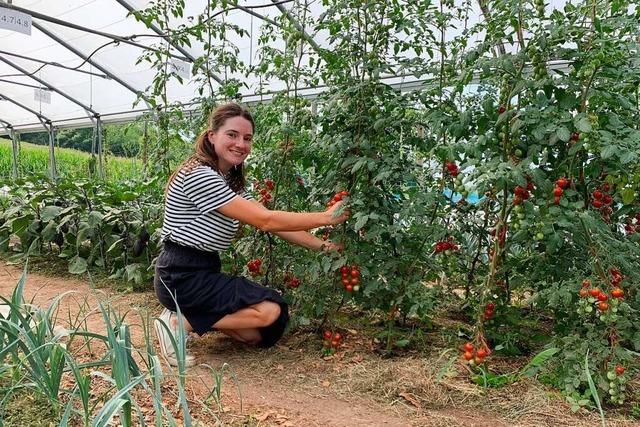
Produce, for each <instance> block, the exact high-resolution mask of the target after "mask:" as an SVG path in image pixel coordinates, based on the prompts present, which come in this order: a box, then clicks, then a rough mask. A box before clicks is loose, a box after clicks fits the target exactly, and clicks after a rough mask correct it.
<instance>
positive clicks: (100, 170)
mask: <svg viewBox="0 0 640 427" xmlns="http://www.w3.org/2000/svg"><path fill="white" fill-rule="evenodd" d="M96 132H97V134H98V165H97V166H98V177H99V178H100V179H104V161H103V152H102V151H103V141H102V119H101V118H100V117H97V118H96Z"/></svg>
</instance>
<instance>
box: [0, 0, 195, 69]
mask: <svg viewBox="0 0 640 427" xmlns="http://www.w3.org/2000/svg"><path fill="white" fill-rule="evenodd" d="M0 7H6V8H8V9H13V10H17V11H19V12H23V13H26V14H28V15H31V17H32V18H36V19H42V20H43V21H48V22H51V23H53V24H57V25H62V26H63V27H68V28H73V29H74V30H78V31H83V32H85V33H91V34H96V35H98V36H102V37H106V38H108V39H111V40H114V41H118V42H120V43H126V44H130V45H132V46H136V47H139V48H140V49H145V50H152V51H154V52H158V51H159V50H158V49H155V48H153V47H149V46H145V45H143V44H140V43H137V42H134V41H131V40H129V39H128V38H126V37H122V36H118V35H116V34H110V33H105V32H102V31H98V30H93V29H91V28H87V27H83V26H82V25H77V24H73V23H71V22H67V21H63V20H61V19H57V18H54V17H52V16H47V15H44V14H42V13H39V12H36V11H33V10H29V9H25V8H22V7H19V6H15V5H12V4H10V3H9V4H7V3H1V4H0ZM169 55H170V56H172V57H174V58H178V59H180V60H182V61H187V62H189V58H185V57H184V56H180V55H173V54H171V53H169Z"/></svg>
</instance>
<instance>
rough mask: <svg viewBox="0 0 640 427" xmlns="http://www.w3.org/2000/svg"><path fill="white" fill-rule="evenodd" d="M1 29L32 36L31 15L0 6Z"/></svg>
mask: <svg viewBox="0 0 640 427" xmlns="http://www.w3.org/2000/svg"><path fill="white" fill-rule="evenodd" d="M0 28H4V29H5V30H11V31H17V32H19V33H22V34H26V35H28V36H30V35H31V15H28V14H26V13H23V12H18V11H17V10H12V9H8V8H6V7H2V6H0Z"/></svg>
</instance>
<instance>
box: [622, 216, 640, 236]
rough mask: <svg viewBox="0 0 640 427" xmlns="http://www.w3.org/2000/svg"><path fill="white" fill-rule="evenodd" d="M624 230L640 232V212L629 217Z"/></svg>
mask: <svg viewBox="0 0 640 427" xmlns="http://www.w3.org/2000/svg"><path fill="white" fill-rule="evenodd" d="M624 231H625V232H626V233H627V234H633V233H640V213H637V214H635V216H633V215H629V216H628V217H627V219H626V220H625V223H624Z"/></svg>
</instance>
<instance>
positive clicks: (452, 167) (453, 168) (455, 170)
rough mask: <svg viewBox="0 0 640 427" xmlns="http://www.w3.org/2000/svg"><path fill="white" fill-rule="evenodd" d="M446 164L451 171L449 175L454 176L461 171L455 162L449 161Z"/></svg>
mask: <svg viewBox="0 0 640 427" xmlns="http://www.w3.org/2000/svg"><path fill="white" fill-rule="evenodd" d="M444 166H445V167H446V168H447V172H448V173H449V175H451V176H452V177H454V178H455V177H456V176H458V174H459V173H460V169H458V165H456V163H455V162H452V161H447V162H445V164H444Z"/></svg>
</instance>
